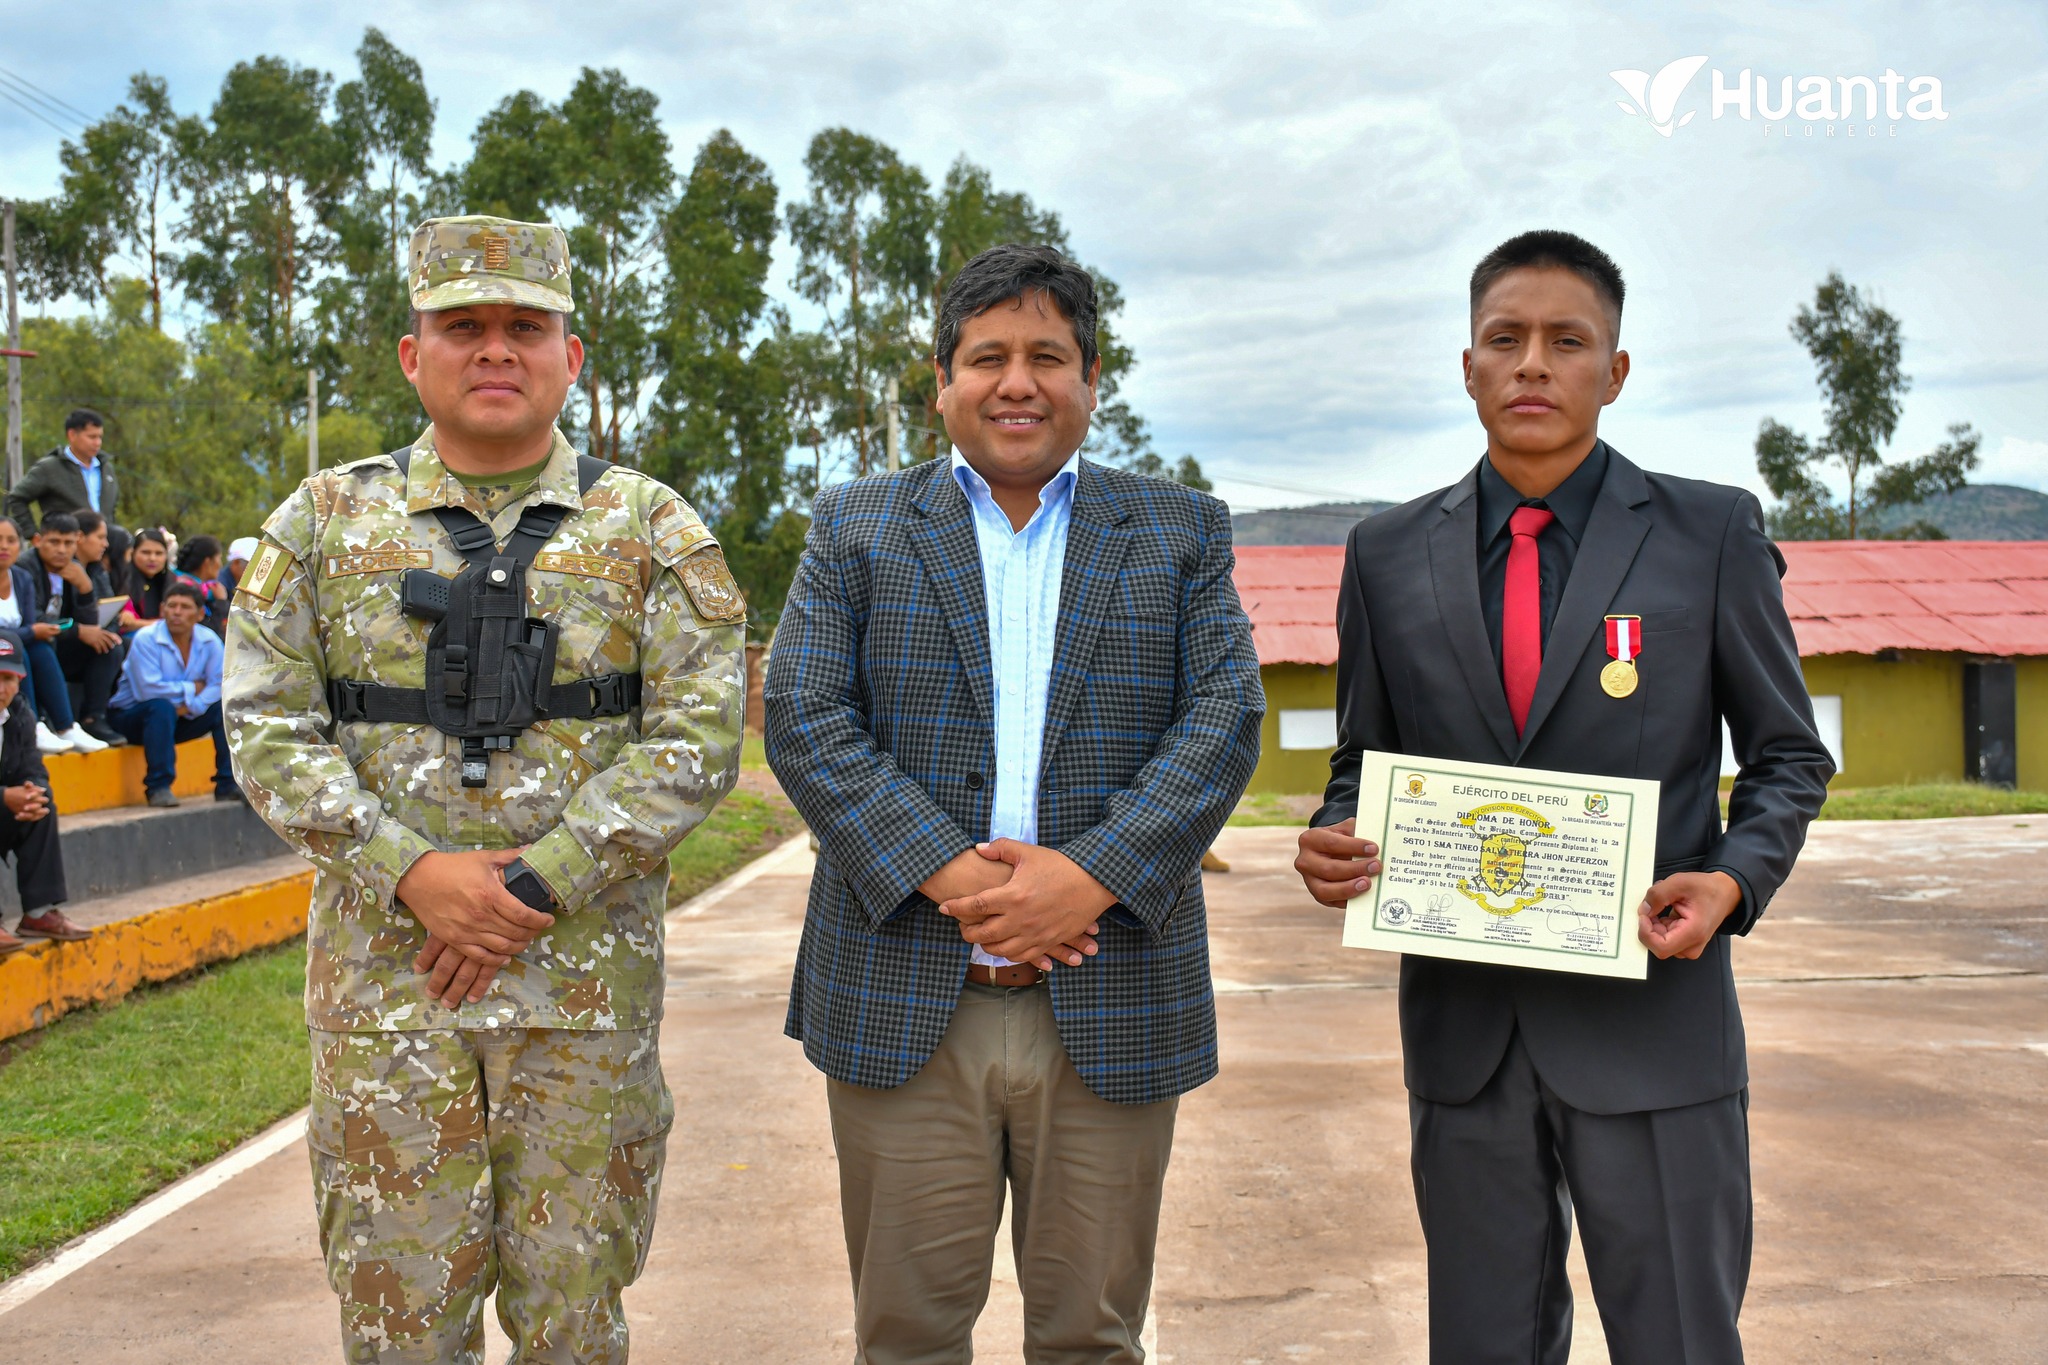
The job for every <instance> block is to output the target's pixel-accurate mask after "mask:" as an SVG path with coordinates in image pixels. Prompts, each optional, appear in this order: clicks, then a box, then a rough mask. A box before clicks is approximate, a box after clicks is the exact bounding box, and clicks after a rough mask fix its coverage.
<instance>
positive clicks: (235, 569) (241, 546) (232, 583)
mask: <svg viewBox="0 0 2048 1365" xmlns="http://www.w3.org/2000/svg"><path fill="white" fill-rule="evenodd" d="M256 544H257V542H256V537H254V536H237V537H235V539H233V540H231V541H229V542H228V564H227V567H226V568H224V569H222V570H221V571H220V585H221V586H222V587H223V588H226V589H227V590H228V597H229V599H230V600H232V599H233V598H234V595H235V589H236V588H237V587H239V586H241V582H242V570H244V569H246V568H248V567H249V561H250V560H252V559H254V558H255V557H256Z"/></svg>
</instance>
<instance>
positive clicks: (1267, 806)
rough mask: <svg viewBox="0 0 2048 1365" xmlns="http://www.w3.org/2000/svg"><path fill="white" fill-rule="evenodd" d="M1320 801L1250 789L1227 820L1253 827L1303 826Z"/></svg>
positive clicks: (1314, 798) (1234, 823)
mask: <svg viewBox="0 0 2048 1365" xmlns="http://www.w3.org/2000/svg"><path fill="white" fill-rule="evenodd" d="M1321 804H1322V798H1321V797H1307V798H1304V797H1301V796H1289V795H1284V794H1282V793H1279V792H1247V793H1245V795H1244V797H1243V798H1242V799H1240V800H1239V801H1238V803H1237V809H1236V810H1234V811H1232V812H1231V813H1230V819H1229V821H1228V822H1227V823H1229V824H1232V825H1236V826H1238V827H1240V828H1251V829H1257V828H1261V827H1268V826H1273V825H1292V826H1294V827H1295V828H1296V829H1300V828H1301V827H1303V826H1305V825H1307V824H1308V817H1309V816H1310V814H1312V813H1313V812H1314V811H1315V808H1316V807H1317V806H1319V805H1321Z"/></svg>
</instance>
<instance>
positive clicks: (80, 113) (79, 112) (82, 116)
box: [0, 66, 92, 125]
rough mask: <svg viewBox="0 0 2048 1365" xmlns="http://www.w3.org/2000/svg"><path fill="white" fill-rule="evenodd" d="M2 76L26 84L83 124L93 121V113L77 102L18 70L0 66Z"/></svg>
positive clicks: (22, 84)
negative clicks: (66, 100) (41, 84)
mask: <svg viewBox="0 0 2048 1365" xmlns="http://www.w3.org/2000/svg"><path fill="white" fill-rule="evenodd" d="M0 76H5V77H7V78H8V79H9V80H12V81H13V82H14V83H15V84H16V85H20V86H25V87H27V88H28V89H29V90H32V91H34V92H35V93H36V94H37V95H39V96H41V97H42V99H43V101H44V102H45V103H48V104H54V105H56V106H58V107H59V108H61V109H63V110H64V111H65V112H66V113H69V114H71V115H73V116H74V117H76V118H77V119H78V121H79V123H80V124H81V125H84V124H87V123H91V122H92V115H91V114H88V113H86V112H85V110H83V109H81V108H79V107H78V106H77V105H75V104H69V103H66V102H65V101H64V100H63V99H61V98H59V97H58V96H56V95H53V94H51V93H50V92H49V91H47V90H45V89H43V88H42V87H41V86H40V85H37V84H36V83H35V82H34V81H32V80H30V79H29V78H28V77H26V76H23V75H21V74H19V73H18V72H14V71H10V70H8V69H7V68H6V67H4V66H0Z"/></svg>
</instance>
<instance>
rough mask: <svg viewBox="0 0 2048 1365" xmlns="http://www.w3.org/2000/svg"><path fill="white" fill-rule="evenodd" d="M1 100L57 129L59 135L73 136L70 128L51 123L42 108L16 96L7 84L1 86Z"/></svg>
mask: <svg viewBox="0 0 2048 1365" xmlns="http://www.w3.org/2000/svg"><path fill="white" fill-rule="evenodd" d="M0 100H6V101H7V102H8V103H9V104H12V105H16V106H18V107H19V108H20V109H21V110H22V111H23V112H24V113H26V114H27V115H28V116H29V117H30V118H33V119H36V120H38V121H39V122H41V123H43V124H45V125H47V126H48V127H50V128H53V129H55V130H56V133H57V136H59V137H66V138H68V137H70V136H71V130H70V129H68V128H61V127H58V125H56V124H55V123H51V122H50V120H49V119H48V118H47V117H45V116H44V114H43V112H42V110H40V109H37V108H36V107H35V106H34V105H31V104H25V103H23V102H22V101H21V100H19V99H17V98H15V96H14V93H13V92H12V91H10V90H9V89H7V87H5V86H0Z"/></svg>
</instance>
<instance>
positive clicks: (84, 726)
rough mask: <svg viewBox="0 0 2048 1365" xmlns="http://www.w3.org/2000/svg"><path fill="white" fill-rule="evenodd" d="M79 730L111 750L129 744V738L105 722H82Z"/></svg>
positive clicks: (79, 724) (79, 723)
mask: <svg viewBox="0 0 2048 1365" xmlns="http://www.w3.org/2000/svg"><path fill="white" fill-rule="evenodd" d="M78 728H79V729H81V730H83V731H85V732H86V733H87V734H89V735H91V736H92V737H93V738H94V739H96V740H98V741H99V742H100V743H102V744H104V745H106V746H107V747H108V748H109V749H119V748H123V747H124V746H126V745H127V743H128V736H126V735H124V734H122V733H121V732H120V731H119V730H116V729H115V728H114V727H113V726H111V725H109V724H107V723H106V722H105V721H103V720H97V719H95V720H82V721H80V722H78Z"/></svg>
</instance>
